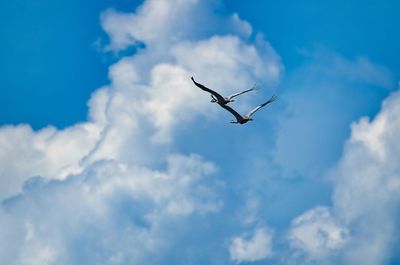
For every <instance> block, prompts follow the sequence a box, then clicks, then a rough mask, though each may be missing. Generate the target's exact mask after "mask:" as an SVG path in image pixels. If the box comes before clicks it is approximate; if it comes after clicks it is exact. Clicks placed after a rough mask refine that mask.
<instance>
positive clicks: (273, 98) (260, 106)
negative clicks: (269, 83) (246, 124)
mask: <svg viewBox="0 0 400 265" xmlns="http://www.w3.org/2000/svg"><path fill="white" fill-rule="evenodd" d="M276 99H277V97H276V96H275V95H273V96H272V97H271V98H270V99H268V100H267V101H266V102H264V103H263V104H261V105H259V106H257V107H255V108H254V109H253V110H251V111H250V112H249V113H248V114H247V115H246V116H247V117H249V118H250V117H251V116H252V115H253V114H254V113H255V112H256V111H257V110H259V109H261V108H262V107H264V106H266V105H268V104H269V103H272V102H274V101H275V100H276Z"/></svg>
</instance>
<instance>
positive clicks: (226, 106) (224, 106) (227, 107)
mask: <svg viewBox="0 0 400 265" xmlns="http://www.w3.org/2000/svg"><path fill="white" fill-rule="evenodd" d="M219 105H220V106H221V107H223V108H224V109H226V110H227V111H229V112H230V113H232V114H233V116H235V118H236V120H237V121H238V122H240V121H241V120H243V117H242V115H240V114H239V113H237V112H236V110H234V109H232V108H231V107H229V106H228V105H222V104H219Z"/></svg>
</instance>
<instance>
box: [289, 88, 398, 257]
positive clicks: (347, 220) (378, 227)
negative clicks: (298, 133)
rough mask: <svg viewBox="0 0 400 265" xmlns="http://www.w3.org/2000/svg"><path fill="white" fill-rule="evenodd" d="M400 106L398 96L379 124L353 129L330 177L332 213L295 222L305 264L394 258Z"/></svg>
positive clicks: (294, 238) (294, 237) (294, 236)
mask: <svg viewBox="0 0 400 265" xmlns="http://www.w3.org/2000/svg"><path fill="white" fill-rule="evenodd" d="M399 103H400V93H399V92H398V91H397V92H394V93H392V94H391V95H390V96H389V97H388V98H387V99H386V100H385V101H384V102H383V104H382V108H381V110H380V112H379V113H378V114H377V115H376V117H375V118H373V119H372V120H369V119H368V118H366V117H363V118H361V119H360V120H359V121H358V122H354V123H353V124H352V126H351V130H352V132H351V137H350V138H349V139H348V141H347V143H346V145H345V148H344V153H343V155H342V158H341V159H340V161H339V162H338V164H337V166H336V167H335V168H334V169H332V171H331V172H330V173H329V174H330V176H331V178H332V181H333V183H334V194H333V198H332V202H333V205H332V208H331V209H329V208H325V207H322V208H314V209H311V210H309V211H308V212H306V213H304V214H303V215H301V216H299V217H297V218H296V219H295V220H294V221H293V223H292V230H291V242H292V243H291V244H292V247H293V248H294V249H298V250H302V251H303V252H304V253H305V254H306V258H308V259H309V258H311V259H320V258H325V263H327V264H335V262H341V264H355V263H362V264H371V265H372V264H384V263H386V262H388V261H389V260H390V258H392V257H393V251H392V249H393V248H394V247H395V245H397V244H398V233H399V232H398V229H397V227H398V226H399V223H400V219H399V211H398V205H399V203H400V196H399V191H400V173H399V172H400V168H399V164H398V161H397V160H398V159H397V158H398V157H399V156H400V146H399V143H398V140H397V138H396V135H398V134H399V132H400V108H399V106H400V104H399ZM307 230H308V231H307ZM332 256H334V257H335V259H333V258H332Z"/></svg>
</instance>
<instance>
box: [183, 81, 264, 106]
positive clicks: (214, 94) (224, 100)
mask: <svg viewBox="0 0 400 265" xmlns="http://www.w3.org/2000/svg"><path fill="white" fill-rule="evenodd" d="M191 79H192V81H193V83H194V84H195V85H196V86H198V87H199V88H200V89H201V90H204V91H207V92H209V93H210V94H211V98H212V99H211V102H213V103H218V104H219V105H221V106H223V105H226V104H228V103H229V102H233V101H234V100H233V98H234V97H237V96H239V95H241V94H244V93H247V92H250V91H253V90H256V89H258V88H257V85H254V86H253V87H252V88H250V89H248V90H245V91H242V92H238V93H235V94H232V95H230V96H227V97H223V96H221V95H220V94H219V93H217V92H215V91H214V90H211V89H209V88H208V87H205V86H204V85H202V84H200V83H197V82H196V81H195V80H194V78H193V76H192V77H191Z"/></svg>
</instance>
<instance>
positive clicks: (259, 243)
mask: <svg viewBox="0 0 400 265" xmlns="http://www.w3.org/2000/svg"><path fill="white" fill-rule="evenodd" d="M229 254H230V257H231V260H233V261H237V262H252V261H258V260H262V259H265V258H267V257H270V256H271V255H272V232H270V231H269V230H267V229H266V228H258V229H256V230H255V231H254V234H253V235H252V236H251V237H250V238H248V239H246V238H244V237H241V236H237V237H234V238H233V239H232V242H231V245H230V247H229Z"/></svg>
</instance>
